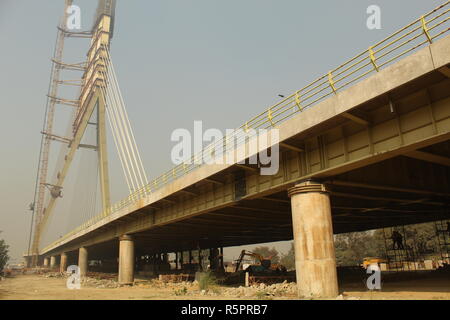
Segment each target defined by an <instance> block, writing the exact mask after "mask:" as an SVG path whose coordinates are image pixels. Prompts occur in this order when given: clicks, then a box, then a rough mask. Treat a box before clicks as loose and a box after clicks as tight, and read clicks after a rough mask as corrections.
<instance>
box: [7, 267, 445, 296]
mask: <svg viewBox="0 0 450 320" xmlns="http://www.w3.org/2000/svg"><path fill="white" fill-rule="evenodd" d="M93 281H94V283H92V282H91V283H86V284H83V285H82V288H81V289H79V290H70V289H67V287H66V279H65V278H63V277H48V276H45V275H38V274H31V275H15V276H13V277H11V278H6V279H4V280H3V281H0V299H1V300H112V299H114V300H166V299H171V300H205V299H213V300H222V299H227V300H233V299H247V300H248V299H296V296H295V294H294V293H293V292H292V286H293V284H286V285H285V287H286V288H287V287H289V288H290V289H289V290H286V291H276V292H282V293H281V294H270V295H268V294H267V289H264V285H263V286H261V287H250V288H243V287H239V288H238V287H234V288H232V287H225V286H215V287H214V288H212V289H210V290H208V291H209V292H202V291H200V290H199V288H198V285H197V284H192V283H189V284H187V283H178V284H165V283H161V282H159V281H157V280H151V281H149V280H138V281H137V282H136V284H135V285H134V286H133V287H116V288H114V287H108V286H103V285H99V283H98V282H95V280H93ZM108 283H113V282H111V281H109V282H108ZM285 287H282V288H285ZM266 288H267V287H266ZM340 288H341V290H342V292H341V293H342V294H341V295H340V296H339V297H338V298H337V299H338V300H359V299H361V300H371V299H375V300H384V299H386V300H416V299H420V300H450V277H449V274H448V273H445V274H434V275H432V276H430V275H427V276H422V277H415V278H411V277H406V278H404V279H401V280H399V281H395V280H394V281H392V280H390V281H386V282H383V289H382V291H375V292H374V291H368V290H367V289H364V284H363V283H362V281H354V280H352V281H348V282H346V283H341V284H340ZM283 292H285V293H283Z"/></svg>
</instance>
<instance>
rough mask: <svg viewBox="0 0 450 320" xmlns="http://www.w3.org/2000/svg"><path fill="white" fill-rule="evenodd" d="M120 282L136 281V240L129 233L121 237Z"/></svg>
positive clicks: (123, 283)
mask: <svg viewBox="0 0 450 320" xmlns="http://www.w3.org/2000/svg"><path fill="white" fill-rule="evenodd" d="M119 241H120V243H119V284H122V285H126V284H133V282H134V241H133V238H132V237H131V236H129V235H124V236H121V237H120V238H119Z"/></svg>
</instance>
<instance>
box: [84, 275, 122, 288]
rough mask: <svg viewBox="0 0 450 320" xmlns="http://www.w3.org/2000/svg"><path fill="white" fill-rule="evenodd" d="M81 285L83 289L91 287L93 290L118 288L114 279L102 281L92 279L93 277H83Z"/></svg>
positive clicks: (100, 279)
mask: <svg viewBox="0 0 450 320" xmlns="http://www.w3.org/2000/svg"><path fill="white" fill-rule="evenodd" d="M81 285H82V286H85V287H93V288H101V289H104V288H118V287H119V283H118V282H117V281H116V280H115V279H104V278H103V279H102V278H93V277H85V278H83V280H82V281H81Z"/></svg>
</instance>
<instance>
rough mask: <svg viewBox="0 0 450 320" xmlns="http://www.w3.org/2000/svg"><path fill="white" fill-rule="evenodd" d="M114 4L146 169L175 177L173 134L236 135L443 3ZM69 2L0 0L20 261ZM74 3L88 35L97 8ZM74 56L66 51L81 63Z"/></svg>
mask: <svg viewBox="0 0 450 320" xmlns="http://www.w3.org/2000/svg"><path fill="white" fill-rule="evenodd" d="M117 2H118V5H117V10H116V29H115V34H114V39H113V42H112V46H111V52H112V57H113V60H114V63H115V67H116V72H117V75H118V78H119V82H120V86H121V89H122V93H123V95H124V99H125V102H126V104H127V110H128V113H129V116H130V119H131V123H132V125H133V129H134V132H135V136H136V140H137V143H138V145H139V148H140V151H141V154H142V158H143V160H144V166H145V168H146V170H147V172H148V174H149V176H150V177H154V176H157V175H159V174H160V173H162V172H163V171H165V170H168V169H169V168H170V167H172V164H171V162H170V150H171V148H172V147H173V145H174V144H173V143H171V142H170V135H171V133H172V131H173V130H174V129H176V128H187V129H191V128H192V127H193V122H194V120H203V122H204V127H208V128H209V127H214V128H219V129H225V128H234V127H237V126H239V125H240V124H242V123H243V122H245V120H246V119H247V118H250V117H251V116H252V115H254V114H256V113H258V112H260V111H262V110H265V109H267V107H268V106H270V105H271V104H273V103H274V102H276V101H277V95H278V94H288V93H291V92H293V91H294V90H296V89H299V88H300V87H302V86H303V85H305V84H306V83H308V82H309V81H311V80H314V79H315V78H316V77H318V76H320V75H322V74H324V73H326V72H327V71H328V70H330V69H332V68H334V67H336V66H337V65H339V64H341V63H342V62H344V61H346V60H348V59H349V58H351V57H353V56H354V55H355V54H356V53H359V52H360V51H362V50H365V49H366V48H367V47H368V46H369V45H371V44H373V43H375V42H377V41H379V40H381V39H383V38H384V37H385V36H387V35H389V34H391V33H393V32H394V31H396V30H397V29H399V28H401V27H403V26H404V25H406V24H408V23H409V22H410V21H412V20H414V19H416V18H418V17H419V16H421V15H422V14H424V13H425V12H428V11H429V10H431V9H433V8H434V7H436V6H438V5H439V4H441V3H443V2H444V0H427V1H423V0H395V1H392V0H370V1H367V0H339V1H336V0H314V1H300V0H277V1H275V0H227V1H214V0H147V1H146V0H118V1H117ZM63 3H64V1H63V0H58V1H57V0H39V1H32V0H0V107H1V114H0V119H1V126H0V135H1V137H3V139H2V146H1V150H2V151H1V160H0V177H1V180H0V195H1V196H0V199H1V213H0V230H2V231H3V233H2V234H1V235H0V237H3V238H4V239H5V240H6V241H7V243H9V245H10V246H11V253H12V256H13V257H14V258H18V257H20V256H21V255H22V253H23V252H24V251H25V250H26V248H27V241H28V233H29V223H30V214H29V211H28V210H27V207H28V204H29V203H30V202H31V201H32V199H33V195H34V183H35V177H36V169H37V160H38V152H39V147H40V134H39V133H40V131H41V129H42V121H43V116H44V106H45V101H46V94H47V87H48V81H49V75H50V67H51V63H50V58H51V56H52V54H53V46H54V40H55V35H56V25H57V23H58V20H59V17H60V15H61V13H62V9H63ZM75 3H76V4H79V6H80V7H81V9H82V27H83V28H84V29H88V28H89V27H90V25H91V20H92V16H93V14H94V9H95V2H94V1H88V0H84V1H75ZM371 4H376V5H379V6H380V7H381V10H382V16H381V18H382V29H381V30H369V29H368V28H367V27H366V19H367V17H368V15H367V14H366V9H367V7H368V6H369V5H371ZM77 46H78V45H77V44H76V42H74V43H72V42H71V44H68V46H67V48H68V50H70V51H71V52H75V51H77V50H78V51H79V52H81V53H83V51H84V49H83V50H81V51H80V48H77ZM83 48H84V47H83ZM74 54H75V53H74ZM69 56H70V54H69ZM111 175H112V179H113V183H114V185H115V190H114V195H115V198H118V197H120V196H121V195H123V192H124V190H125V188H124V186H125V183H124V180H123V177H122V176H121V173H120V171H119V170H113V172H112V173H111ZM282 248H283V250H285V248H286V245H284V246H282Z"/></svg>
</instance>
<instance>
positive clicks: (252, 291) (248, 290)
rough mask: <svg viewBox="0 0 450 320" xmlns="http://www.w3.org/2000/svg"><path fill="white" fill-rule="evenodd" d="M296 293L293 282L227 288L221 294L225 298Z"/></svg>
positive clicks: (265, 296) (261, 296)
mask: <svg viewBox="0 0 450 320" xmlns="http://www.w3.org/2000/svg"><path fill="white" fill-rule="evenodd" d="M296 293H297V285H296V284H295V283H294V282H287V281H284V282H283V283H275V284H271V285H266V284H264V283H261V284H255V285H252V286H249V287H242V286H241V287H238V288H227V289H224V290H223V291H222V294H223V295H224V296H227V297H255V296H256V297H259V298H269V297H281V296H291V295H295V294H296Z"/></svg>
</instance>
